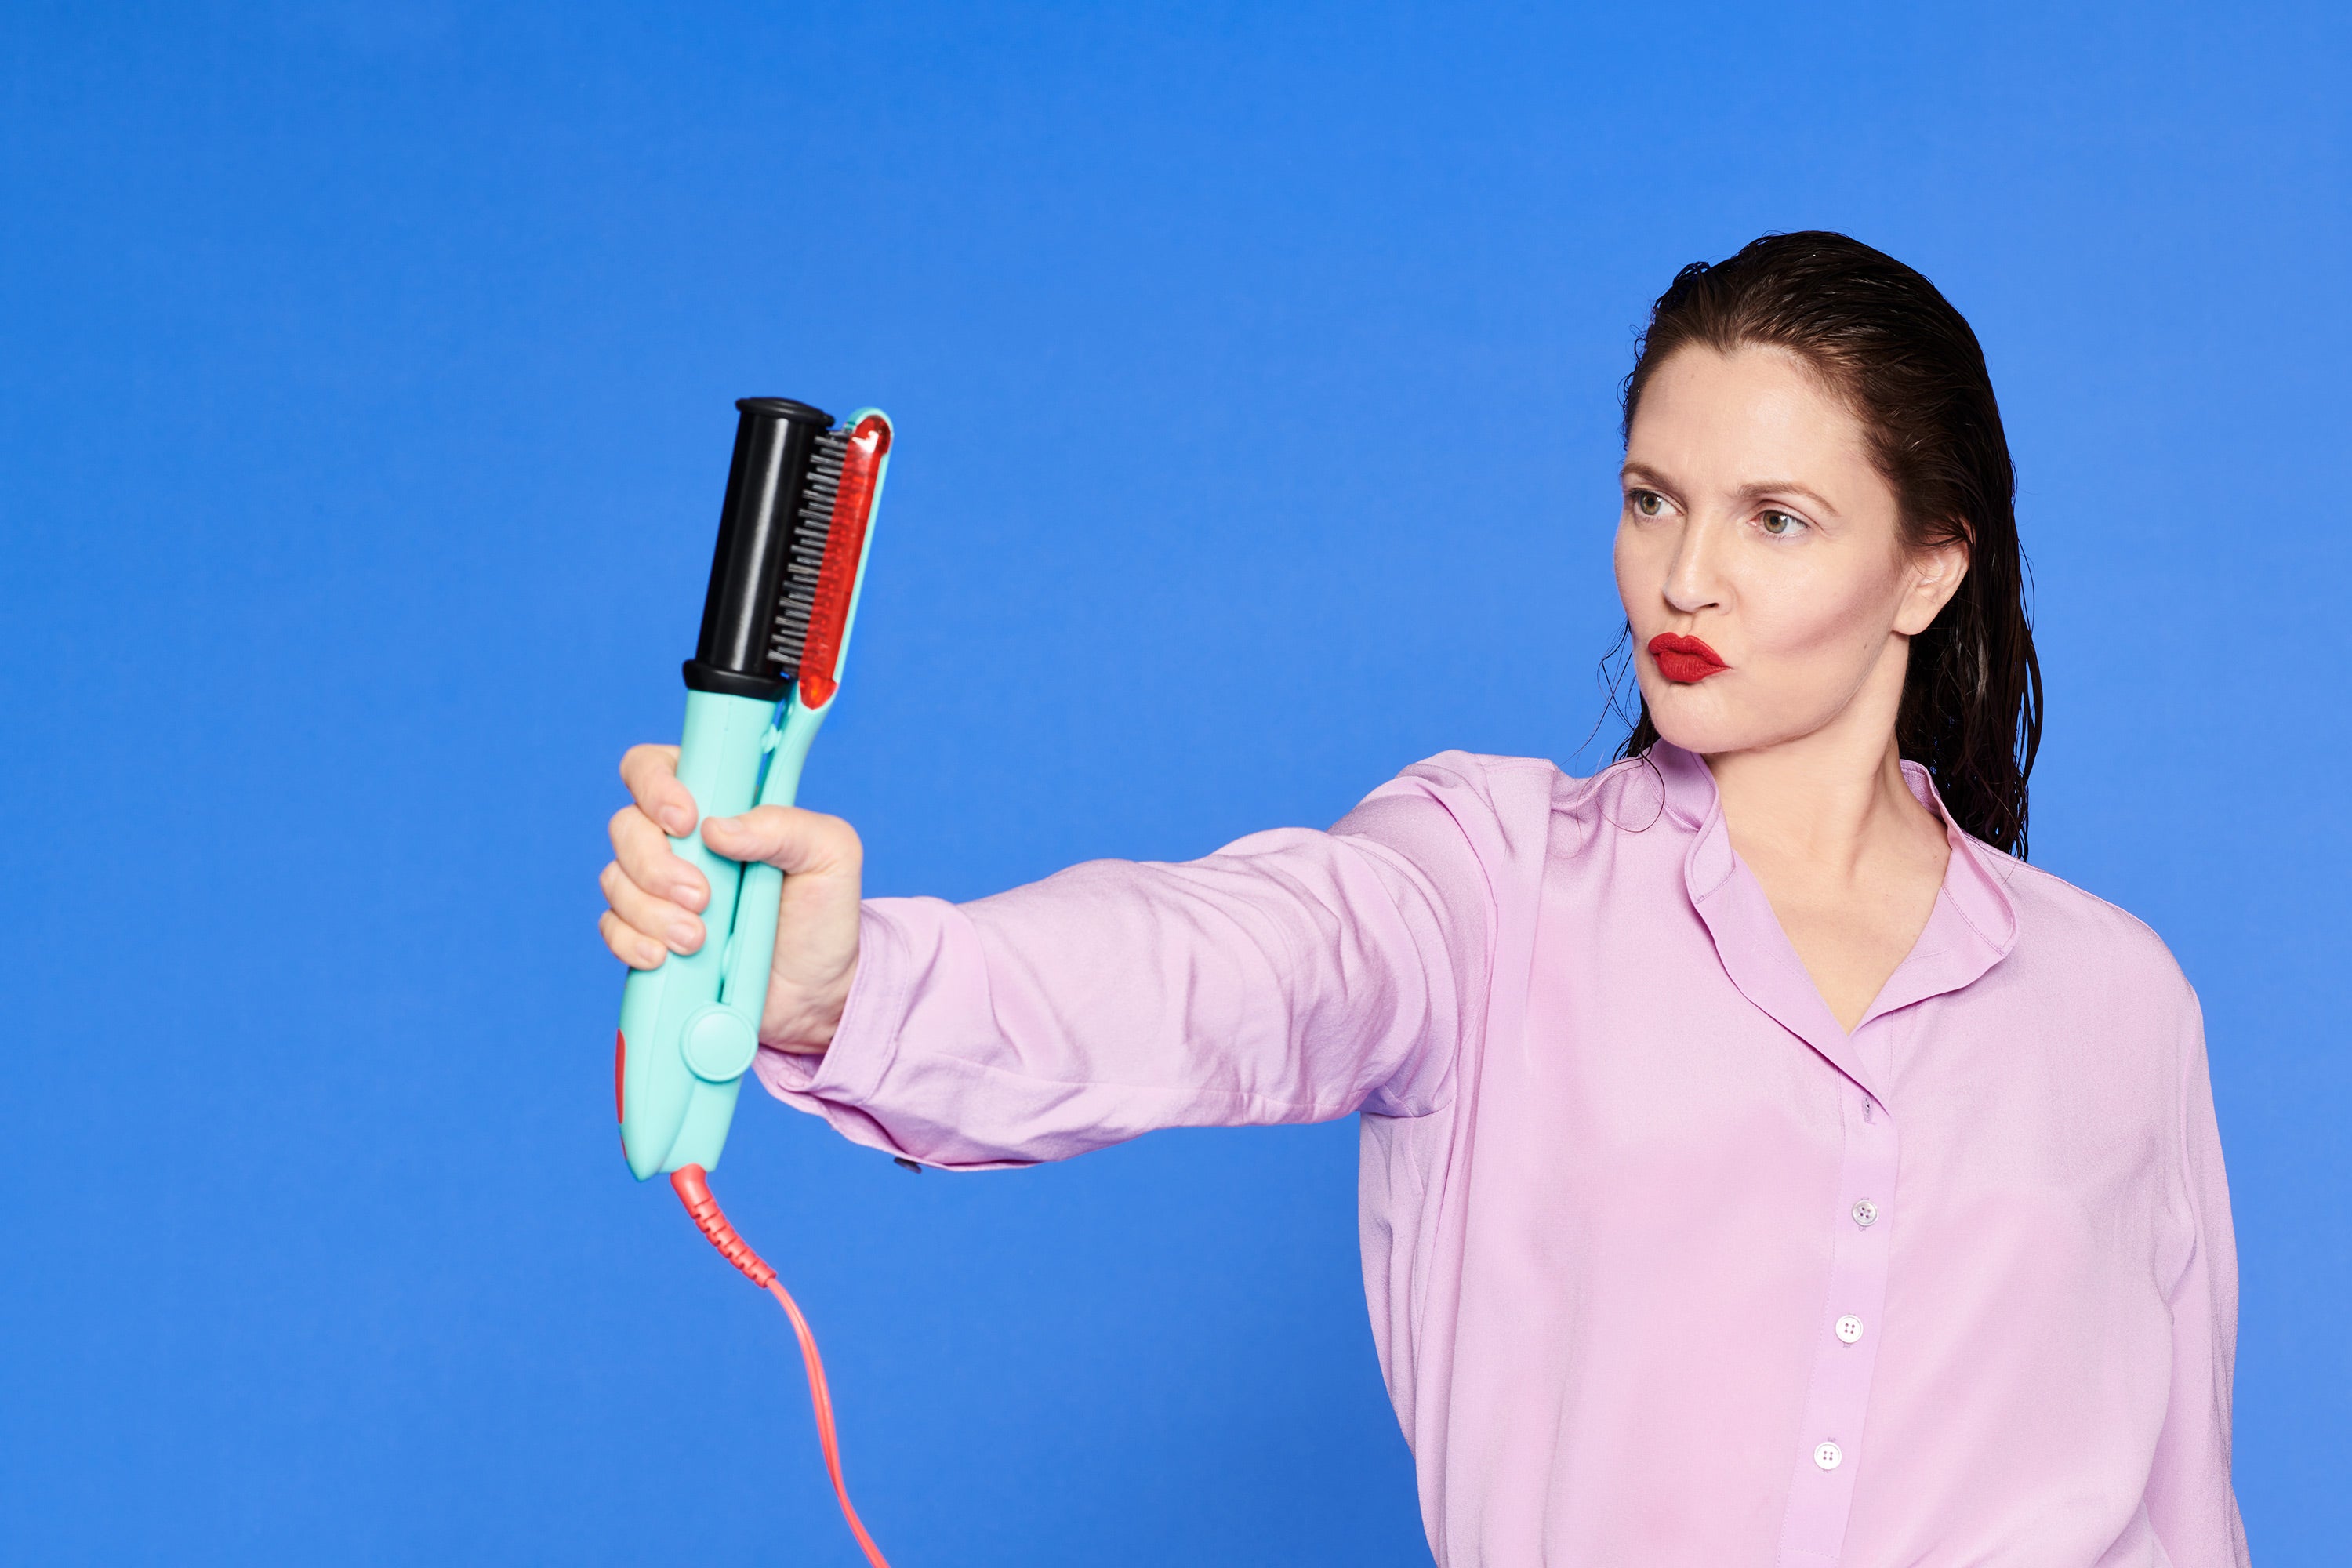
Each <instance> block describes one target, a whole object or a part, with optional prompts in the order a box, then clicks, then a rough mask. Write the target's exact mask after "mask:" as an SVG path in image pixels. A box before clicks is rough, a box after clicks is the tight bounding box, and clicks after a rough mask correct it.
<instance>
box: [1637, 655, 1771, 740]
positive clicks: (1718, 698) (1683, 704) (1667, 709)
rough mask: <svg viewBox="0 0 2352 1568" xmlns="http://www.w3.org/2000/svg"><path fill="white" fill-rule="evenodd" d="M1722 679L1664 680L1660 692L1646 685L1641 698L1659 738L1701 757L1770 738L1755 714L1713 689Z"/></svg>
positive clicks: (1660, 683) (1712, 677)
mask: <svg viewBox="0 0 2352 1568" xmlns="http://www.w3.org/2000/svg"><path fill="white" fill-rule="evenodd" d="M1721 679H1723V677H1722V676H1719V675H1717V676H1709V677H1708V678H1707V679H1705V680H1693V681H1667V680H1661V681H1660V682H1659V683H1658V684H1659V686H1660V688H1661V689H1659V690H1657V691H1651V690H1648V689H1646V688H1645V689H1643V693H1642V697H1643V700H1644V701H1646V702H1647V703H1648V704H1649V706H1650V723H1651V724H1652V726H1653V727H1654V728H1655V729H1656V730H1657V731H1658V735H1659V738H1660V739H1662V740H1664V741H1667V742H1671V743H1673V744H1675V745H1677V746H1680V747H1681V748H1682V749H1683V750H1684V751H1685V752H1696V753H1697V754H1698V755H1700V756H1702V757H1711V756H1715V755H1717V753H1719V752H1744V751H1747V750H1748V749H1749V748H1750V747H1753V746H1758V745H1761V744H1763V743H1765V742H1766V741H1768V740H1769V739H1770V737H1769V736H1768V735H1766V734H1764V733H1763V732H1762V731H1763V729H1764V727H1763V726H1761V725H1759V724H1758V723H1757V722H1756V721H1755V719H1754V716H1753V715H1748V714H1742V713H1740V712H1739V711H1738V710H1737V708H1736V707H1735V705H1733V704H1731V703H1728V702H1727V701H1725V700H1724V695H1725V694H1723V693H1721V692H1719V691H1717V690H1714V689H1711V688H1713V687H1715V686H1716V683H1717V682H1718V681H1720V680H1721Z"/></svg>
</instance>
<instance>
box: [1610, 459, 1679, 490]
mask: <svg viewBox="0 0 2352 1568" xmlns="http://www.w3.org/2000/svg"><path fill="white" fill-rule="evenodd" d="M1617 477H1618V479H1621V480H1622V479H1635V480H1638V481H1640V482H1641V483H1643V484H1645V485H1655V486H1657V487H1658V488H1659V489H1662V490H1670V489H1674V488H1675V482H1674V480H1672V479H1668V478H1666V476H1665V475H1664V474H1662V473H1660V472H1658V470H1657V469H1655V468H1645V467H1643V465H1642V464H1640V463H1628V464H1626V465H1625V466H1624V467H1623V468H1620V469H1618V470H1617Z"/></svg>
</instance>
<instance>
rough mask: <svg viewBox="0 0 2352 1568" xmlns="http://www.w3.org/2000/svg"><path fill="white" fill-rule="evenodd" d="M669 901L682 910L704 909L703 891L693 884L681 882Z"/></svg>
mask: <svg viewBox="0 0 2352 1568" xmlns="http://www.w3.org/2000/svg"><path fill="white" fill-rule="evenodd" d="M669 901H670V902H671V903H673V904H676V905H677V906H678V907H679V908H681V909H688V910H698V909H700V908H701V907H702V889H700V888H698V887H696V886H695V885H694V884H693V883H692V882H680V883H679V884H678V885H677V891H676V892H674V893H672V894H671V895H670V896H669Z"/></svg>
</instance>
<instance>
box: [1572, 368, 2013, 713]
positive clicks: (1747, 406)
mask: <svg viewBox="0 0 2352 1568" xmlns="http://www.w3.org/2000/svg"><path fill="white" fill-rule="evenodd" d="M1866 442H1867V437H1866V436H1865V435H1864V430H1863V427H1862V426H1861V424H1860V423H1859V422H1858V421H1857V420H1856V419H1855V418H1854V416H1853V414H1851V413H1850V412H1848V411H1847V409H1846V406H1845V405H1844V403H1843V401H1842V400H1841V399H1839V398H1838V397H1837V396H1836V395H1833V394H1832V392H1830V391H1829V389H1828V388H1827V387H1826V386H1824V385H1823V384H1822V383H1821V381H1820V380H1819V379H1818V378H1817V377H1816V376H1815V375H1814V374H1813V373H1812V371H1811V368H1810V367H1809V366H1808V365H1807V364H1806V363H1805V362H1804V361H1802V360H1801V359H1799V358H1798V357H1797V356H1796V355H1795V354H1793V353H1790V352H1788V351H1787V350H1785V349H1778V348H1764V347H1754V346H1750V347H1743V348H1740V349H1738V350H1735V351H1734V352H1732V353H1717V352H1716V351H1715V350H1713V349H1708V348H1700V347H1690V348H1684V349H1680V350H1677V351H1676V352H1675V353H1674V354H1673V355H1672V356H1671V357H1669V358H1668V359H1667V360H1666V361H1665V363H1663V364H1661V365H1659V366H1658V367H1657V369H1656V370H1655V371H1654V373H1653V374H1652V375H1651V377H1650V381H1649V384H1648V385H1647V386H1645V387H1644V388H1643V393H1642V400H1641V404H1640V405H1639V408H1638V409H1637V411H1636V412H1635V414H1634V416H1633V430H1632V431H1631V433H1630V434H1629V437H1628V438H1627V440H1626V444H1625V468H1624V491H1625V502H1624V510H1623V512H1622V516H1621V517H1620V520H1619V521H1618V524H1617V591H1618V594H1619V595H1621V596H1622V598H1623V599H1624V601H1625V619H1626V622H1627V624H1628V625H1630V626H1632V627H1633V647H1634V668H1635V670H1636V671H1637V673H1638V676H1639V679H1640V680H1641V684H1642V695H1643V698H1644V699H1645V700H1647V701H1648V702H1649V705H1650V717H1651V719H1652V721H1654V723H1655V724H1656V725H1657V728H1658V733H1659V734H1661V735H1663V736H1664V737H1665V738H1666V739H1667V740H1669V741H1671V742H1674V743H1675V745H1678V746H1682V747H1684V748H1685V749H1687V750H1690V751H1693V752H1699V753H1701V754H1703V755H1714V754H1717V753H1720V752H1741V751H1750V750H1755V749H1758V748H1761V747H1766V746H1772V745H1776V744H1780V743H1782V742H1789V741H1793V740H1797V739H1800V738H1801V737H1803V736H1807V735H1811V734H1813V733H1815V732H1817V731H1822V730H1824V729H1826V728H1829V727H1831V726H1832V725H1837V724H1838V723H1839V721H1841V720H1843V721H1844V726H1843V727H1853V726H1856V725H1860V726H1866V727H1869V728H1871V729H1874V730H1876V731H1881V732H1882V733H1883V735H1887V736H1891V735H1892V733H1893V731H1894V725H1895V710H1896V708H1897V707H1898V706H1899V704H1900V701H1901V699H1902V692H1903V673H1904V667H1905V661H1906V657H1907V649H1908V647H1909V639H1910V638H1911V637H1913V636H1915V635H1916V634H1917V633H1918V632H1920V631H1922V630H1924V629H1926V627H1927V624H1928V623H1929V622H1930V621H1932V620H1934V619H1935V618H1936V612H1937V611H1938V610H1940V609H1942V608H1943V607H1944V605H1945V603H1946V601H1948V599H1950V598H1951V596H1952V594H1953V592H1954V591H1955V590H1956V589H1958V586H1959V583H1960V576H1961V574H1962V573H1963V572H1965V571H1966V570H1967V566H1968V558H1967V550H1966V547H1965V546H1963V545H1959V544H1953V545H1948V546H1944V547H1942V548H1939V549H1936V550H1932V551H1927V552H1919V553H1917V554H1914V555H1906V552H1904V550H1903V548H1902V543H1901V540H1900V537H1899V535H1898V532H1897V527H1896V524H1897V518H1898V511H1897V508H1896V503H1895V491H1894V489H1893V488H1892V487H1890V486H1889V485H1888V484H1887V482H1886V480H1885V479H1884V478H1883V477H1881V476H1880V474H1879V472H1878V469H1877V467H1876V466H1875V465H1874V463H1873V462H1872V461H1871V458H1870V452H1869V448H1868V447H1867V445H1866ZM1856 739H1858V740H1861V739H1865V738H1864V737H1861V736H1857V737H1856ZM1878 743H1879V744H1881V745H1883V744H1884V741H1883V739H1882V740H1881V741H1879V742H1878Z"/></svg>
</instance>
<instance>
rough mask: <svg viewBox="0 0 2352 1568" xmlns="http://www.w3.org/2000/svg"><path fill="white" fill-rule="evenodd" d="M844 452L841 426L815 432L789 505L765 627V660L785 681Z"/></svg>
mask: <svg viewBox="0 0 2352 1568" xmlns="http://www.w3.org/2000/svg"><path fill="white" fill-rule="evenodd" d="M848 455H849V434H848V432H847V431H845V430H828V431H826V432H825V433H824V435H822V436H819V437H817V438H816V440H815V441H814V443H813V445H812V447H811V448H810V451H809V463H808V478H807V479H806V481H805V482H804V483H803V485H802V487H801V496H800V501H799V504H798V505H797V506H796V507H795V508H794V509H793V535H792V546H791V549H790V550H789V552H787V553H786V555H785V557H784V570H783V574H782V576H781V577H780V578H779V579H778V580H777V583H776V617H775V622H774V624H773V625H772V626H771V627H770V628H769V631H768V662H769V663H770V664H772V665H773V666H775V667H776V673H777V675H778V676H779V677H781V678H782V679H785V680H788V681H789V680H792V679H796V678H797V677H798V676H799V674H800V668H801V660H802V659H803V658H806V657H807V654H808V633H809V617H810V616H811V615H812V614H813V613H814V610H815V608H816V583H817V577H818V575H819V574H821V573H822V572H823V571H824V549H825V545H826V543H827V542H829V541H830V540H831V539H832V537H833V507H834V501H835V498H836V497H838V495H839V494H840V491H841V468H842V464H843V462H844V461H845V459H846V458H847V457H848Z"/></svg>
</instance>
